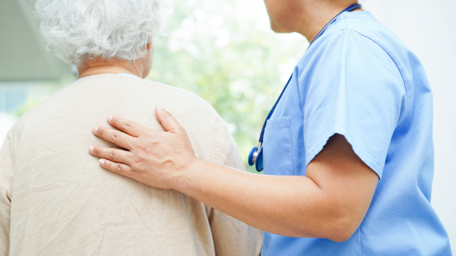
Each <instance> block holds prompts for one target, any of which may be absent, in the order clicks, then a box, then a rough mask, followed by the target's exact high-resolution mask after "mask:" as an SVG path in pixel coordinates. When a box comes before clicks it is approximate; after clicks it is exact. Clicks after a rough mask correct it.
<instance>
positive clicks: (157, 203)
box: [0, 74, 262, 256]
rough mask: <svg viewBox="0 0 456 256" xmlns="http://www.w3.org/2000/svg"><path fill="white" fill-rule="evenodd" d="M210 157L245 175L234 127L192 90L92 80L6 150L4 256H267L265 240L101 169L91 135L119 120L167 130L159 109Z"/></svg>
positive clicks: (46, 109)
mask: <svg viewBox="0 0 456 256" xmlns="http://www.w3.org/2000/svg"><path fill="white" fill-rule="evenodd" d="M157 104H160V105H162V106H163V107H164V108H165V109H167V110H169V111H170V112H171V113H173V114H174V116H175V117H176V118H177V120H178V121H179V122H180V124H181V125H183V127H184V128H185V129H186V130H187V133H188V135H189V137H190V141H191V143H192V145H193V148H194V150H195V154H196V155H197V156H198V157H199V158H202V159H205V160H208V161H212V162H215V163H219V164H223V165H228V166H232V167H234V168H237V169H243V168H244V167H243V163H242V161H241V158H240V156H239V153H238V150H237V148H236V145H235V143H234V141H233V139H232V137H231V135H230V133H229V131H228V130H227V127H226V125H225V124H224V122H223V121H222V119H221V118H220V117H219V115H218V114H217V113H216V112H215V110H214V109H213V108H212V107H211V106H210V105H209V104H208V103H207V102H205V101H204V100H202V99H201V98H199V97H197V96H195V95H194V94H192V93H189V92H186V91H184V90H181V89H177V88H173V87H170V86H167V85H164V84H160V83H155V82H150V81H146V80H142V79H139V78H135V77H129V76H122V75H115V74H106V75H95V76H91V77H87V78H83V79H81V80H79V81H76V82H74V83H73V84H71V85H69V86H68V87H66V88H64V89H62V90H61V91H59V92H57V93H56V94H55V95H53V96H52V97H50V98H49V99H48V100H46V101H44V102H43V103H41V104H39V105H38V106H36V107H35V108H33V109H32V110H30V111H29V112H28V113H27V114H25V115H24V116H23V117H22V118H20V119H19V121H18V122H17V123H16V125H15V126H14V127H13V128H12V129H11V130H10V132H9V133H8V137H7V139H6V141H5V143H4V145H3V148H2V150H1V152H0V255H27V256H31V255H46V256H51V255H59V256H60V255H195V256H196V255H198V256H201V255H233V256H242V255H259V252H260V248H261V244H262V234H261V232H259V231H258V230H255V229H253V228H251V227H249V226H247V225H245V224H244V223H242V222H240V221H238V220H236V219H234V218H232V217H229V216H227V215H225V214H223V213H221V212H219V211H217V210H215V209H212V208H211V207H209V206H207V205H204V204H203V203H201V202H199V201H197V200H195V199H193V198H191V197H189V196H186V195H184V194H182V193H179V192H177V191H174V190H159V189H155V188H150V187H148V186H145V185H143V184H140V183H139V182H137V181H135V180H132V179H129V178H125V177H122V176H120V175H117V174H114V173H111V172H108V171H106V170H104V169H102V168H101V167H100V166H99V164H98V159H97V158H95V157H93V156H91V155H90V154H89V153H88V147H89V146H90V145H93V144H95V145H109V144H108V143H106V142H104V141H102V140H101V139H98V138H96V137H95V136H93V135H92V133H91V130H92V127H93V126H94V125H105V126H108V124H107V122H106V118H107V116H108V115H118V116H123V117H125V118H128V119H131V120H133V121H135V122H138V123H141V124H143V125H145V126H147V127H150V128H153V129H162V128H161V126H160V124H159V123H158V122H157V120H156V118H155V111H154V107H155V105H157Z"/></svg>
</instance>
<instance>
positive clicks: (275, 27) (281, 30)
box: [270, 21, 294, 33]
mask: <svg viewBox="0 0 456 256" xmlns="http://www.w3.org/2000/svg"><path fill="white" fill-rule="evenodd" d="M270 25H271V29H272V31H274V32H276V33H293V32H294V31H291V30H288V29H284V28H283V27H281V26H279V25H278V24H276V23H274V22H272V21H271V22H270Z"/></svg>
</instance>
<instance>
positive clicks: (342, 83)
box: [91, 0, 451, 256]
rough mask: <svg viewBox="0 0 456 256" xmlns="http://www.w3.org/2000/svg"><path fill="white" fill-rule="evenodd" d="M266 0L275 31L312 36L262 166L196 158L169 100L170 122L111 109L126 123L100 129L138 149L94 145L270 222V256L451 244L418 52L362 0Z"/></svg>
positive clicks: (441, 249)
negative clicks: (440, 209) (436, 181)
mask: <svg viewBox="0 0 456 256" xmlns="http://www.w3.org/2000/svg"><path fill="white" fill-rule="evenodd" d="M265 4H266V7H267V10H268V14H269V17H270V21H271V27H272V29H273V30H274V31H275V32H285V33H288V32H297V33H300V34H302V35H303V36H304V37H306V38H307V39H308V41H309V42H311V43H312V44H311V46H310V47H309V48H308V50H307V51H306V53H305V54H304V55H303V56H302V58H301V60H300V61H299V63H298V64H297V65H296V68H295V69H294V71H293V74H292V76H291V79H290V81H289V83H288V84H287V86H286V88H285V90H284V92H283V95H282V96H281V97H280V100H279V101H278V103H277V105H276V106H275V109H274V111H273V112H272V114H271V116H270V117H269V118H268V120H267V123H266V125H265V129H264V137H263V136H262V137H263V138H264V140H263V139H262V140H263V149H262V151H263V152H262V155H261V157H262V159H263V162H262V163H263V166H264V175H255V174H249V173H245V172H241V171H238V170H234V169H231V168H228V167H226V166H221V165H217V164H214V163H210V162H206V161H203V160H201V159H198V158H197V157H196V156H195V155H194V153H193V150H192V147H191V145H190V142H189V140H188V138H187V135H186V132H185V130H184V129H183V128H182V127H181V126H180V125H179V124H178V123H177V122H176V120H175V119H174V118H173V116H172V115H171V113H169V112H168V111H166V110H164V109H163V108H161V107H160V106H157V108H156V115H157V118H158V120H159V121H160V123H161V124H162V126H163V128H164V130H165V131H155V130H150V129H148V128H145V127H143V126H142V125H140V124H136V123H133V122H131V121H129V120H125V119H123V118H121V117H111V116H110V117H108V122H109V123H110V124H111V125H112V126H113V127H116V128H118V129H120V130H122V131H123V133H120V136H119V133H117V135H118V136H113V133H114V132H115V131H114V130H113V129H112V128H107V127H99V128H98V131H97V132H95V135H96V136H98V137H101V138H103V139H105V140H107V141H111V142H115V143H116V144H118V145H130V147H131V148H132V149H131V150H129V151H127V150H118V149H112V148H105V147H99V146H95V147H94V149H93V151H92V152H91V153H92V154H93V155H95V156H98V157H100V158H101V159H100V164H101V165H102V166H103V167H104V168H106V169H107V170H109V171H112V172H115V173H119V174H121V175H124V176H127V177H130V178H132V179H135V180H137V181H139V182H142V183H144V184H147V185H149V186H152V187H156V188H162V189H174V190H177V191H180V192H182V193H185V194H187V195H190V196H192V197H194V198H196V199H197V200H200V201H202V202H203V203H205V204H207V205H210V206H212V207H214V208H216V209H218V210H220V211H222V212H225V213H227V214H229V215H231V216H233V217H235V218H237V219H239V220H241V221H243V222H245V223H247V224H249V225H251V226H253V227H255V228H258V229H261V230H263V231H265V233H264V246H263V255H265V256H269V255H273V256H276V255H287V256H288V255H304V254H305V255H451V249H450V245H449V241H448V236H447V233H446V231H445V229H444V227H443V226H442V224H441V222H440V220H439V219H438V217H437V215H436V213H435V211H434V210H433V208H432V206H431V204H430V198H431V188H432V178H433V169H434V151H433V141H432V94H431V90H430V86H429V83H428V80H427V77H426V74H425V72H424V69H423V67H422V65H421V63H420V61H419V60H418V59H417V57H416V56H415V55H414V54H413V53H412V52H411V51H410V50H409V49H408V48H407V46H406V45H405V44H404V43H403V42H402V41H401V40H400V39H399V38H398V37H397V36H395V35H394V34H393V33H392V32H391V31H389V30H388V29H387V28H385V27H384V26H382V25H381V24H380V23H379V22H378V21H377V20H376V19H375V18H374V17H373V16H372V15H371V14H370V13H369V12H367V11H364V10H362V9H360V6H357V5H354V4H356V1H353V0H339V1H335V0H265ZM347 8H348V9H347ZM391 8H393V7H391ZM344 10H345V11H344ZM342 11H344V12H342ZM341 12H342V13H341ZM339 13H341V14H340V15H338V14H339ZM334 17H336V18H335V19H333V18H334ZM246 118H248V117H246ZM95 130H96V129H95ZM112 138H116V141H113V139H112ZM113 151H115V152H114V153H115V154H112V153H113ZM112 156H115V157H114V158H112ZM261 157H260V158H261ZM258 160H259V161H258V162H259V163H260V162H261V159H258Z"/></svg>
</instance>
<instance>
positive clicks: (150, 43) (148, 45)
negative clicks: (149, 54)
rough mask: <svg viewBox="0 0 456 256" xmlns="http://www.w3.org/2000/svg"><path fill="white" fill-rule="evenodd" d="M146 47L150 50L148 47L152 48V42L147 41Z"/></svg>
mask: <svg viewBox="0 0 456 256" xmlns="http://www.w3.org/2000/svg"><path fill="white" fill-rule="evenodd" d="M146 47H147V50H150V48H152V42H149V43H147V46H146Z"/></svg>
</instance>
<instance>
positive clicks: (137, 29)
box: [35, 0, 171, 66]
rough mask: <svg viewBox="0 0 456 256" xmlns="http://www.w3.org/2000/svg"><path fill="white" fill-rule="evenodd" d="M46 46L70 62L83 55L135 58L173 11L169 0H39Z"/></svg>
mask: <svg viewBox="0 0 456 256" xmlns="http://www.w3.org/2000/svg"><path fill="white" fill-rule="evenodd" d="M35 13H36V15H37V17H38V19H39V20H40V30H41V34H42V35H43V37H44V40H45V41H46V42H47V44H48V47H49V48H51V49H52V50H54V52H55V54H56V55H57V56H58V57H59V58H61V59H62V60H64V61H65V62H67V63H69V64H73V65H76V66H79V65H81V64H82V63H83V62H85V61H86V60H87V59H96V58H104V59H120V60H137V59H140V58H141V57H143V56H144V55H145V54H146V52H147V48H146V46H147V44H148V43H149V42H152V39H153V38H154V37H155V35H157V34H158V33H160V32H163V30H164V27H165V21H166V19H167V17H168V16H169V14H170V13H171V0H37V1H36V3H35Z"/></svg>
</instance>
